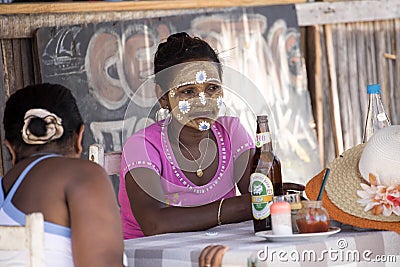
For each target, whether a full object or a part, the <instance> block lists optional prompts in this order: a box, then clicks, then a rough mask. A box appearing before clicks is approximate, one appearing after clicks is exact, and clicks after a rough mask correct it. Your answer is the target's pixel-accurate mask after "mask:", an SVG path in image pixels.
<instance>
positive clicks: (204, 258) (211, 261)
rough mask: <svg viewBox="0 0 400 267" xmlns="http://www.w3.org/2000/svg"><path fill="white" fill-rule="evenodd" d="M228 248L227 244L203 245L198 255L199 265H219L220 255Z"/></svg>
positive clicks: (206, 266) (201, 266)
mask: <svg viewBox="0 0 400 267" xmlns="http://www.w3.org/2000/svg"><path fill="white" fill-rule="evenodd" d="M227 250H228V247H227V246H223V245H209V246H207V247H205V248H204V249H203V250H202V251H201V253H200V257H199V266H200V267H220V266H221V262H222V257H223V256H224V254H225V252H226V251H227Z"/></svg>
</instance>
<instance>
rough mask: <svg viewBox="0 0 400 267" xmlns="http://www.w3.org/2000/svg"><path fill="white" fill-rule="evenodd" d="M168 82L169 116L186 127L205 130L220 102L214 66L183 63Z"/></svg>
mask: <svg viewBox="0 0 400 267" xmlns="http://www.w3.org/2000/svg"><path fill="white" fill-rule="evenodd" d="M171 85H172V87H170V88H171V89H170V91H169V93H168V100H169V103H170V107H171V109H172V112H171V113H172V115H173V116H174V117H175V118H176V119H177V120H178V121H180V122H181V123H182V124H186V125H187V126H189V127H192V128H195V129H197V130H200V131H205V130H208V129H209V128H210V127H211V125H212V123H214V121H215V120H216V119H217V117H218V113H219V108H220V106H221V105H222V103H223V99H222V97H223V90H222V87H221V81H220V77H219V72H218V68H217V67H216V65H215V64H214V63H212V62H208V61H201V62H188V63H185V65H184V67H182V68H181V69H180V70H179V72H178V75H176V76H175V77H174V78H173V80H172V82H171Z"/></svg>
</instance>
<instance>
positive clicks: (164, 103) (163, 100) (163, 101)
mask: <svg viewBox="0 0 400 267" xmlns="http://www.w3.org/2000/svg"><path fill="white" fill-rule="evenodd" d="M156 94H157V98H158V103H160V106H161V107H162V108H168V107H169V101H168V94H167V93H165V92H164V91H163V90H162V89H161V87H160V86H159V85H158V84H156Z"/></svg>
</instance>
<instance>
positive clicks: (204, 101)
mask: <svg viewBox="0 0 400 267" xmlns="http://www.w3.org/2000/svg"><path fill="white" fill-rule="evenodd" d="M199 99H200V103H201V104H202V105H203V106H205V105H206V104H207V100H206V94H205V93H204V92H200V93H199Z"/></svg>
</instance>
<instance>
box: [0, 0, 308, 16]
mask: <svg viewBox="0 0 400 267" xmlns="http://www.w3.org/2000/svg"><path fill="white" fill-rule="evenodd" d="M305 2H307V1H306V0H218V1H213V0H203V1H201V0H173V1H171V0H170V1H135V2H129V1H127V2H80V3H77V2H68V3H31V4H23V3H14V4H2V5H1V10H0V14H3V15H6V14H42V13H78V12H90V13H93V12H110V11H143V10H168V9H199V8H223V7H239V6H266V5H280V4H295V3H305Z"/></svg>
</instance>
